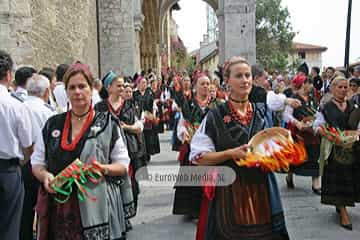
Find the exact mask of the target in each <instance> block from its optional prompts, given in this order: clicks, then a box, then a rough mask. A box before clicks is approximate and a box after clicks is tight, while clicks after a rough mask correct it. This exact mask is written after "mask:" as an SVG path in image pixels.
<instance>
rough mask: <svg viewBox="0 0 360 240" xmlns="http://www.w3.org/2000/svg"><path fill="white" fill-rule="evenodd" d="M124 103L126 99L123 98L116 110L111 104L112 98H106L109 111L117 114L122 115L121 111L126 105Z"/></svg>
mask: <svg viewBox="0 0 360 240" xmlns="http://www.w3.org/2000/svg"><path fill="white" fill-rule="evenodd" d="M124 103H125V101H124V100H123V99H122V100H121V103H120V106H119V107H118V109H116V110H115V109H114V108H113V106H112V105H111V103H110V100H109V99H107V100H106V105H107V106H108V109H109V111H110V112H112V113H113V114H115V115H116V116H119V115H120V112H121V110H122V109H123V107H124Z"/></svg>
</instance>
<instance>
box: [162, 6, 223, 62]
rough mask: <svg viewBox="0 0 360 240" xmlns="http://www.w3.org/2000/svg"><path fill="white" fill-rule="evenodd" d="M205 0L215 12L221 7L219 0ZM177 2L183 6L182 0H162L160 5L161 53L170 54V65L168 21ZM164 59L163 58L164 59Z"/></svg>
mask: <svg viewBox="0 0 360 240" xmlns="http://www.w3.org/2000/svg"><path fill="white" fill-rule="evenodd" d="M202 1H203V2H205V3H207V4H208V6H210V8H212V9H213V10H214V12H216V11H217V10H218V8H219V2H220V1H219V0H202ZM177 3H180V6H181V0H163V1H161V6H160V19H159V20H160V22H159V25H160V26H159V30H160V39H159V40H160V42H159V43H160V44H159V47H160V49H159V50H160V52H161V54H165V55H166V56H168V63H167V64H168V65H169V66H170V65H172V64H171V63H170V58H169V56H170V55H171V49H170V45H171V44H170V36H169V33H168V28H169V25H167V24H168V21H169V19H170V9H171V8H172V7H173V6H174V5H176V4H177ZM162 60H163V59H162Z"/></svg>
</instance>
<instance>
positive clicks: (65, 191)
mask: <svg viewBox="0 0 360 240" xmlns="http://www.w3.org/2000/svg"><path fill="white" fill-rule="evenodd" d="M102 177H103V174H102V170H101V168H100V166H98V165H97V164H96V161H95V159H93V160H92V161H91V163H83V162H81V161H80V160H79V159H76V160H74V161H73V162H72V163H71V164H70V165H68V166H67V167H66V168H65V169H63V170H62V171H61V172H60V173H59V174H58V175H56V176H55V178H54V179H53V181H52V182H51V183H50V186H51V187H52V188H53V189H54V190H55V192H56V193H57V196H56V197H55V200H56V201H58V202H60V203H64V202H66V201H67V200H68V199H69V198H70V195H71V193H72V192H73V190H76V188H77V189H78V190H79V191H78V193H77V196H78V198H79V199H80V200H81V201H83V200H85V198H89V199H91V200H96V198H94V197H92V196H90V194H89V191H90V190H89V188H88V187H86V184H87V183H93V184H97V183H99V182H100V181H101V179H102Z"/></svg>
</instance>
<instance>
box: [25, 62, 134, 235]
mask: <svg viewBox="0 0 360 240" xmlns="http://www.w3.org/2000/svg"><path fill="white" fill-rule="evenodd" d="M92 83H93V77H92V74H91V72H90V69H89V67H88V66H87V65H84V64H81V63H76V64H73V65H72V66H71V67H70V68H69V69H68V71H67V72H66V74H65V76H64V84H65V89H66V91H67V95H68V97H69V100H70V102H71V106H72V109H71V110H69V111H68V112H65V113H62V114H58V115H55V116H53V117H51V118H50V119H49V120H48V121H47V122H46V124H45V126H44V128H43V131H42V135H41V136H40V137H39V138H38V140H37V142H36V144H35V151H34V153H33V155H32V157H31V163H32V166H33V173H34V175H35V176H36V178H37V179H38V180H39V181H40V182H41V183H42V186H43V187H42V188H41V190H40V191H39V195H38V202H37V207H36V211H37V213H38V216H39V228H38V229H39V239H43V240H46V239H53V240H57V239H76V240H77V239H98V240H101V239H125V234H126V226H125V215H127V214H128V213H129V212H128V211H130V210H131V208H133V204H131V203H132V194H131V189H130V192H126V193H125V192H123V191H122V190H121V189H122V187H121V184H122V182H129V181H127V180H125V179H127V177H128V176H127V168H128V165H129V162H130V159H129V157H128V151H127V148H126V145H125V143H124V139H123V136H122V133H121V129H120V128H119V125H118V124H117V122H116V121H114V120H113V118H112V117H111V115H110V114H106V113H102V112H96V111H94V109H93V108H92V104H91V91H92ZM76 159H80V161H81V162H83V163H91V162H92V160H93V159H96V163H95V164H96V165H97V166H98V167H99V168H100V169H101V171H102V173H103V175H105V180H102V181H100V182H98V183H95V184H94V183H90V182H89V183H86V184H85V187H87V188H88V189H91V195H93V196H94V197H96V201H94V200H93V199H88V198H85V199H84V200H82V201H80V200H81V198H80V197H77V196H79V194H80V189H78V188H74V189H73V191H72V193H71V195H70V196H69V199H68V200H67V201H66V202H65V203H59V202H58V201H59V198H60V197H61V195H59V194H58V193H57V194H55V192H54V189H53V187H52V185H51V182H52V180H53V179H54V176H56V175H57V174H59V173H60V172H61V171H62V170H63V169H65V168H66V167H67V166H68V165H69V164H71V163H72V162H73V161H74V160H76ZM119 176H122V177H120V178H119ZM78 198H79V199H78ZM56 199H57V200H56ZM55 200H56V201H55ZM124 206H127V207H130V209H128V208H124Z"/></svg>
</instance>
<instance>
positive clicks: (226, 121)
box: [223, 115, 231, 124]
mask: <svg viewBox="0 0 360 240" xmlns="http://www.w3.org/2000/svg"><path fill="white" fill-rule="evenodd" d="M223 120H224V123H226V124H228V123H229V122H231V117H230V116H229V115H226V116H224V118H223Z"/></svg>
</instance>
